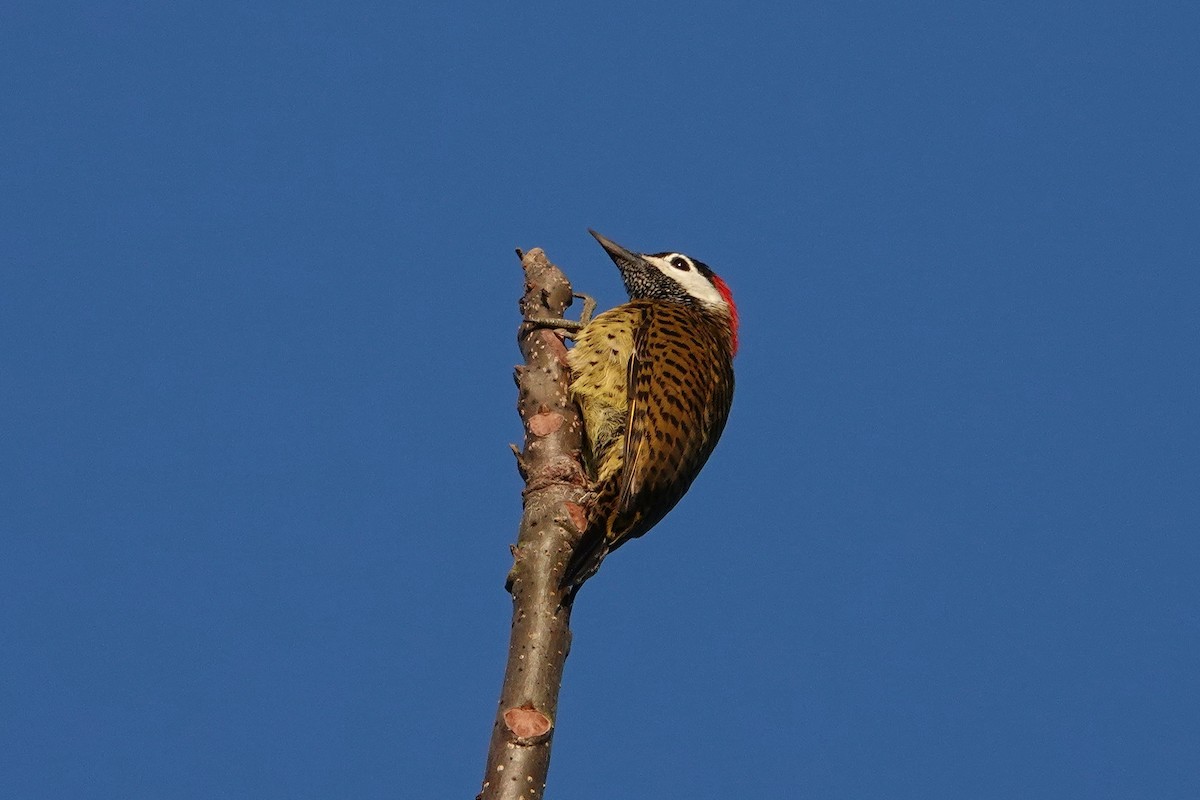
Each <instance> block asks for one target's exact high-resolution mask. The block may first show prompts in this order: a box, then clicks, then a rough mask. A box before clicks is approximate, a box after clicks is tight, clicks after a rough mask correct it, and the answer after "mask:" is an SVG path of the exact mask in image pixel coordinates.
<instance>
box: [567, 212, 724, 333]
mask: <svg viewBox="0 0 1200 800" xmlns="http://www.w3.org/2000/svg"><path fill="white" fill-rule="evenodd" d="M588 233H590V234H592V236H594V237H596V241H598V242H599V243H600V246H601V247H603V248H604V249H605V250H606V251H607V252H608V255H609V257H610V258H611V259H612V260H613V263H615V264H616V265H617V269H619V270H621V279H622V280H623V281H624V282H625V291H627V292H628V293H629V299H630V300H663V301H666V302H671V303H684V304H686V305H690V306H695V307H696V308H699V309H701V310H703V311H706V312H709V313H711V314H715V315H717V316H720V317H722V318H723V319H724V320H725V321H726V322H727V324H728V325H729V335H730V338H731V340H732V342H733V350H734V352H737V343H738V313H737V306H736V305H734V303H733V293H732V292H730V291H729V286H728V285H727V284H726V283H725V281H723V280H721V279H720V277H718V276H717V274H716V273H715V272H713V271H712V269H711V268H710V267H709V266H708V265H707V264H705V263H703V262H701V261H697V260H696V259H694V258H692V257H691V256H687V255H684V254H683V253H635V252H633V251H632V250H628V249H626V248H624V247H622V246H621V245H619V244H617V243H616V242H614V241H612V240H611V239H607V238H605V237H604V236H601V235H600V234H598V233H596V232H595V231H594V230H591V229H590V228H589V229H588Z"/></svg>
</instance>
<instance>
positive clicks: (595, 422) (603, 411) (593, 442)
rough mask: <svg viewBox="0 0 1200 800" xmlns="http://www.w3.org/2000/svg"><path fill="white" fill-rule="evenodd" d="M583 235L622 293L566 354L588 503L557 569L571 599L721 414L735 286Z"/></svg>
mask: <svg viewBox="0 0 1200 800" xmlns="http://www.w3.org/2000/svg"><path fill="white" fill-rule="evenodd" d="M588 232H589V233H591V235H592V236H594V237H595V238H596V241H598V242H599V243H600V246H601V247H603V248H604V250H605V251H606V252H607V253H608V255H609V257H610V258H611V259H612V260H613V263H615V264H616V266H617V269H618V270H620V272H621V278H622V280H623V282H624V284H625V290H626V292H627V293H628V294H629V302H628V303H624V304H622V305H619V306H616V307H615V308H612V309H609V310H608V311H605V312H604V313H602V314H599V315H598V316H596V317H595V318H593V319H590V320H586V321H583V324H582V327H580V328H579V329H578V330H577V332H576V333H575V335H574V339H575V344H574V346H573V347H572V348H571V349H570V350H569V351H568V355H567V362H568V365H569V367H570V370H571V383H570V391H571V395H572V396H573V397H574V399H575V401H576V402H577V403H578V405H579V409H580V411H581V413H582V419H583V429H584V453H583V458H584V464H585V466H586V468H587V471H588V474H589V479H590V491H589V492H588V497H589V499H590V501H591V502H590V503H589V506H590V507H589V509H588V514H587V518H588V522H587V526H586V529H585V530H584V531H583V532H582V535H581V537H580V539H579V542H578V544H577V546H576V547H575V548H574V550H573V552H572V554H571V556H570V558H569V560H568V562H567V566H566V569H565V572H564V575H563V578H562V587H563V588H564V589H565V590H566V595H567V596H568V597H572V598H573V597H574V594H575V592H577V591H578V589H579V587H580V586H582V585H583V582H584V581H586V580H588V579H589V578H590V577H591V576H592V575H593V574H595V572H596V571H597V570H598V569H599V568H600V564H601V562H602V561H603V560H604V558H605V557H606V556H607V555H608V554H609V553H611V552H612V551H613V550H616V549H617V548H618V547H620V546H621V545H623V544H624V543H626V542H628V541H629V540H630V539H635V538H637V537H639V536H642V535H643V534H645V533H646V532H647V531H649V530H650V529H651V528H653V527H654V526H655V525H656V524H658V522H659V521H661V520H662V518H663V517H664V516H665V515H666V514H667V512H669V511H670V510H671V509H672V508H674V507H675V504H676V503H678V502H679V500H680V498H682V497H683V495H684V493H685V492H687V490H688V488H689V487H690V486H691V484H692V481H693V480H694V479H695V478H696V475H697V474H698V473H699V472H700V469H701V467H703V466H704V464H705V462H706V461H707V460H708V457H709V455H711V454H712V451H713V448H714V447H715V446H716V444H717V440H718V439H719V438H720V436H721V432H722V431H723V430H724V428H725V423H726V420H727V419H728V418H729V411H730V407H731V405H732V403H733V358H734V355H735V354H736V353H737V349H738V312H737V307H736V306H735V305H734V302H733V295H732V293H731V292H730V290H729V286H728V285H727V284H726V283H725V281H723V280H722V279H721V278H719V277H718V276H717V275H716V273H714V272H713V271H712V269H711V268H710V267H709V266H708V265H707V264H705V263H703V262H701V261H698V260H696V259H694V258H692V257H690V256H687V255H685V254H683V253H675V252H667V253H653V254H646V253H636V252H633V251H631V250H629V249H627V248H625V247H622V246H621V245H619V244H617V243H616V242H614V241H612V240H610V239H607V238H605V237H604V236H602V235H600V234H599V233H597V232H596V231H594V230H591V229H589V230H588Z"/></svg>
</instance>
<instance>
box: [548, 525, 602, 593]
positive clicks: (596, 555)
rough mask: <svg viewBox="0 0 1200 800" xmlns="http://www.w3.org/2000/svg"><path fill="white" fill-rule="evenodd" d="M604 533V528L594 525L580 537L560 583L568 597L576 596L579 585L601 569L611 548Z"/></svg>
mask: <svg viewBox="0 0 1200 800" xmlns="http://www.w3.org/2000/svg"><path fill="white" fill-rule="evenodd" d="M604 534H605V531H604V529H603V528H600V527H597V526H592V527H589V528H588V529H587V530H586V531H584V533H583V536H581V537H580V539H579V544H577V545H576V546H575V550H574V551H573V552H572V553H571V559H570V560H569V561H568V562H567V568H566V570H565V571H564V572H563V576H562V581H561V582H560V583H559V586H561V587H562V588H563V589H565V590H566V595H567V596H568V597H574V596H575V593H576V592H578V591H579V587H581V586H583V584H584V581H586V580H587V579H588V578H590V577H592V576H593V575H595V574H596V570H598V569H600V564H601V562H603V561H604V557H605V556H607V555H608V553H609V549H610V548H609V547H608V544H607V542H606V540H605V535H604Z"/></svg>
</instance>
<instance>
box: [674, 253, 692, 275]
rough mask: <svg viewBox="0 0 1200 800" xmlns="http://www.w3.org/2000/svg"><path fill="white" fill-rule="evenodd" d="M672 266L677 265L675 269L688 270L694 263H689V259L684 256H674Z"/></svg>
mask: <svg viewBox="0 0 1200 800" xmlns="http://www.w3.org/2000/svg"><path fill="white" fill-rule="evenodd" d="M671 266H672V267H675V269H681V270H683V271H684V272H687V271H688V270H689V269H691V268H692V265H691V264H690V263H688V260H687V259H686V258H684V257H683V256H675V257H674V258H672V259H671Z"/></svg>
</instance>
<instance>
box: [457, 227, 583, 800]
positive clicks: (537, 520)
mask: <svg viewBox="0 0 1200 800" xmlns="http://www.w3.org/2000/svg"><path fill="white" fill-rule="evenodd" d="M518 255H520V251H518ZM521 267H522V268H523V269H524V270H525V294H524V296H523V297H522V298H521V302H520V308H521V314H522V316H523V317H527V318H549V319H559V318H561V317H562V314H563V311H564V310H566V308H567V306H569V305H570V304H571V297H572V294H571V284H570V282H569V281H568V280H567V277H566V275H564V274H563V273H562V271H561V270H559V269H558V267H556V266H554V265H553V264H551V263H550V261H549V259H547V258H546V254H545V253H544V252H542V250H541V249H540V248H535V249H533V250H530V251H529V252H528V253H525V254H524V255H523V256H522V258H521ZM518 342H519V344H520V347H521V352H522V354H523V355H524V356H525V364H524V365H523V366H518V367H517V369H516V380H517V387H518V400H517V410H518V412H519V413H520V415H521V419H522V421H523V422H524V423H525V448H524V450H523V451H517V448H516V447H515V446H514V447H513V450H514V451H515V452H516V454H517V467H518V469H519V470H520V472H521V475H522V477H523V478H524V479H525V491H524V493H523V497H524V505H525V513H524V515H523V517H522V519H521V527H520V530H519V532H518V535H517V544H516V546H515V547H513V567H512V570H511V571H510V572H509V574H508V583H507V585H506V588H507V589H508V591H509V592H510V593H511V594H512V598H513V622H512V633H511V635H510V638H509V646H508V664H507V666H506V668H505V671H504V685H503V687H502V688H501V691H500V708H499V710H498V711H497V713H496V721H495V724H494V725H493V727H492V739H491V744H490V745H489V747H488V757H487V767H486V769H485V772H484V777H483V791H481V792H480V794H479V795H478V797H477V800H516V799H517V798H522V800H540V798H541V797H542V796H543V792H544V791H545V788H546V773H547V771H548V770H549V767H550V744H551V738H552V737H553V735H554V727H555V718H556V715H557V711H558V691H559V687H560V686H561V684H562V675H563V666H564V664H565V663H566V659H567V652H568V650H569V649H570V645H571V630H570V627H569V623H570V619H571V606H570V602H569V601H567V600H565V599H564V597H563V594H562V592H561V590H560V589H559V582H560V581H561V579H562V574H563V570H564V569H565V568H566V565H567V560H568V557H569V556H570V554H571V550H572V548H573V547H574V545H575V544H576V543H577V542H578V540H579V536H580V535H581V533H582V531H583V529H584V527H585V526H586V514H585V512H584V509H583V507H582V506H581V505H580V500H581V498H582V496H583V493H584V491H585V490H586V487H587V478H586V473H585V472H584V467H583V463H582V461H581V459H580V453H581V449H582V445H583V439H582V430H583V424H582V421H581V420H580V418H579V411H578V409H577V408H576V406H575V403H574V402H572V401H571V398H570V392H569V390H568V384H569V378H570V374H569V370H568V368H567V349H566V347H565V346H564V345H563V342H562V339H561V338H560V337H559V336H558V335H557V334H556V333H554V332H553V331H551V330H547V329H545V328H533V327H532V326H529V325H526V324H522V326H521V329H520V331H519V333H518Z"/></svg>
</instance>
